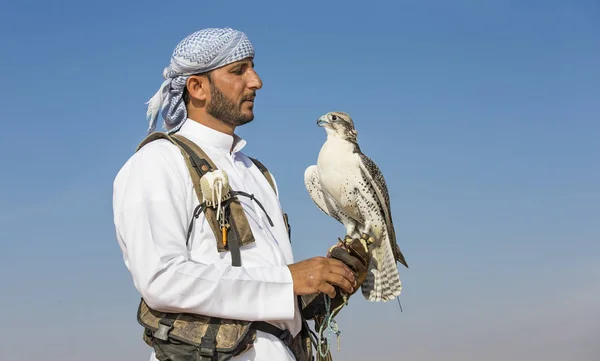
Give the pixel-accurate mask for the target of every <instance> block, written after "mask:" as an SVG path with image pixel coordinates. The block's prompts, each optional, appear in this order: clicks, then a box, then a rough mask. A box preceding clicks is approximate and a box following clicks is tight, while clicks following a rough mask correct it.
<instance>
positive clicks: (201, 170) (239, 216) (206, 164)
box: [137, 132, 254, 266]
mask: <svg viewBox="0 0 600 361" xmlns="http://www.w3.org/2000/svg"><path fill="white" fill-rule="evenodd" d="M157 139H166V140H168V141H170V142H171V143H172V144H174V145H175V146H177V147H178V148H179V150H180V151H181V154H182V155H183V157H184V159H185V162H186V165H187V167H188V170H189V174H190V176H191V178H192V183H193V185H194V190H195V192H196V196H197V197H198V201H199V202H200V203H201V204H202V200H203V197H202V188H201V185H200V178H201V177H202V176H203V175H204V174H206V173H207V172H210V171H212V170H216V169H218V168H217V167H216V165H215V164H214V163H213V162H212V161H211V160H210V158H209V157H208V155H206V153H205V152H204V151H203V150H202V149H201V148H200V147H199V146H197V145H196V144H195V143H194V142H192V141H190V140H189V139H187V138H186V137H184V136H182V135H179V134H173V135H169V134H166V133H162V132H155V133H153V134H151V135H149V136H147V137H146V138H145V139H144V140H143V141H142V142H141V143H140V145H139V146H138V148H137V149H138V150H139V149H141V148H142V147H143V146H144V145H146V144H148V143H150V142H152V141H154V140H157ZM202 211H203V212H204V215H205V217H206V220H207V221H208V224H209V225H210V227H211V230H212V231H213V234H214V235H215V238H216V241H217V249H218V251H219V252H223V251H230V252H231V261H232V265H233V266H241V255H240V247H241V246H244V245H247V244H250V243H253V242H254V235H253V234H252V230H251V229H250V225H249V224H248V219H247V217H246V214H245V213H244V210H243V208H242V205H241V203H240V202H239V200H238V199H237V197H231V198H230V199H229V200H228V201H227V209H226V217H227V218H226V219H227V223H228V224H229V228H228V229H227V230H226V233H227V235H226V240H227V241H226V243H225V244H223V238H224V237H223V232H222V229H221V225H220V224H219V221H218V220H217V217H216V210H215V209H214V208H212V207H204V208H203V210H202ZM199 214H200V212H198V213H196V212H194V217H197V216H198V215H199ZM192 221H193V219H192ZM190 225H191V223H190ZM190 230H191V228H190Z"/></svg>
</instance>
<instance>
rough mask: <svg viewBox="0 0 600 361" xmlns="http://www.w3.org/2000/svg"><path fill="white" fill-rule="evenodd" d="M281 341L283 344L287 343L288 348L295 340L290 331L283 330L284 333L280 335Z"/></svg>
mask: <svg viewBox="0 0 600 361" xmlns="http://www.w3.org/2000/svg"><path fill="white" fill-rule="evenodd" d="M279 339H280V340H281V341H283V343H285V344H286V346H288V347H289V346H290V345H291V344H292V342H293V341H294V338H293V337H292V334H291V333H290V331H289V330H288V329H285V330H283V332H282V333H281V335H279Z"/></svg>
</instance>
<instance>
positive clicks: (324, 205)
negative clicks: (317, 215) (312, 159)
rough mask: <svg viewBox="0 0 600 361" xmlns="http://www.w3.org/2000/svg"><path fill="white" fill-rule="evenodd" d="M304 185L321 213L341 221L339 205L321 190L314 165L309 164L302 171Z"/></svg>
mask: <svg viewBox="0 0 600 361" xmlns="http://www.w3.org/2000/svg"><path fill="white" fill-rule="evenodd" d="M304 185H305V186H306V189H307V190H308V194H310V198H312V200H313V202H315V204H316V205H317V207H319V209H320V210H321V211H323V213H325V214H326V215H328V216H330V217H332V218H334V219H335V220H337V221H338V222H340V223H343V222H342V219H341V217H340V214H339V207H337V206H336V203H335V201H334V200H333V199H332V198H331V197H330V196H329V195H328V194H326V193H325V192H323V189H322V188H321V181H320V180H319V169H318V167H317V166H316V165H311V166H310V167H308V168H306V171H304Z"/></svg>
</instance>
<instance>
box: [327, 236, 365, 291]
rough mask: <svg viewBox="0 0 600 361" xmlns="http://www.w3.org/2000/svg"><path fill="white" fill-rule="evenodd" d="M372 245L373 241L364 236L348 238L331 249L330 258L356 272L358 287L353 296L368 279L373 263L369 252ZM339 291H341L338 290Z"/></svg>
mask: <svg viewBox="0 0 600 361" xmlns="http://www.w3.org/2000/svg"><path fill="white" fill-rule="evenodd" d="M371 243H373V239H372V238H370V237H369V236H367V235H366V234H363V236H362V237H361V238H360V239H358V238H350V237H349V236H346V238H345V239H344V240H343V241H342V240H339V242H338V244H337V245H335V246H333V247H331V248H330V249H329V252H328V256H329V257H331V258H335V259H337V260H340V261H342V262H344V264H346V265H347V266H348V267H350V269H351V270H353V271H354V277H355V278H356V283H357V285H356V287H355V288H354V292H353V293H352V294H354V293H356V291H357V290H358V289H359V288H360V286H361V285H362V284H363V282H364V281H365V279H366V278H367V272H368V268H369V263H370V262H371V256H372V255H371V251H370V250H369V245H370V244H371ZM338 291H340V290H339V289H338ZM348 296H350V295H348Z"/></svg>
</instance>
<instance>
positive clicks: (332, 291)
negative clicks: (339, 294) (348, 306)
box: [319, 283, 336, 298]
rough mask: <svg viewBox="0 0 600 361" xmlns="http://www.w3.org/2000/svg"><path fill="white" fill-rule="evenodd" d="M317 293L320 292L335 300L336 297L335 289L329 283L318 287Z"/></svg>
mask: <svg viewBox="0 0 600 361" xmlns="http://www.w3.org/2000/svg"><path fill="white" fill-rule="evenodd" d="M319 292H322V293H324V294H326V295H328V296H329V297H331V298H335V295H336V292H335V287H333V286H332V285H330V284H329V283H322V284H321V286H319Z"/></svg>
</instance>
